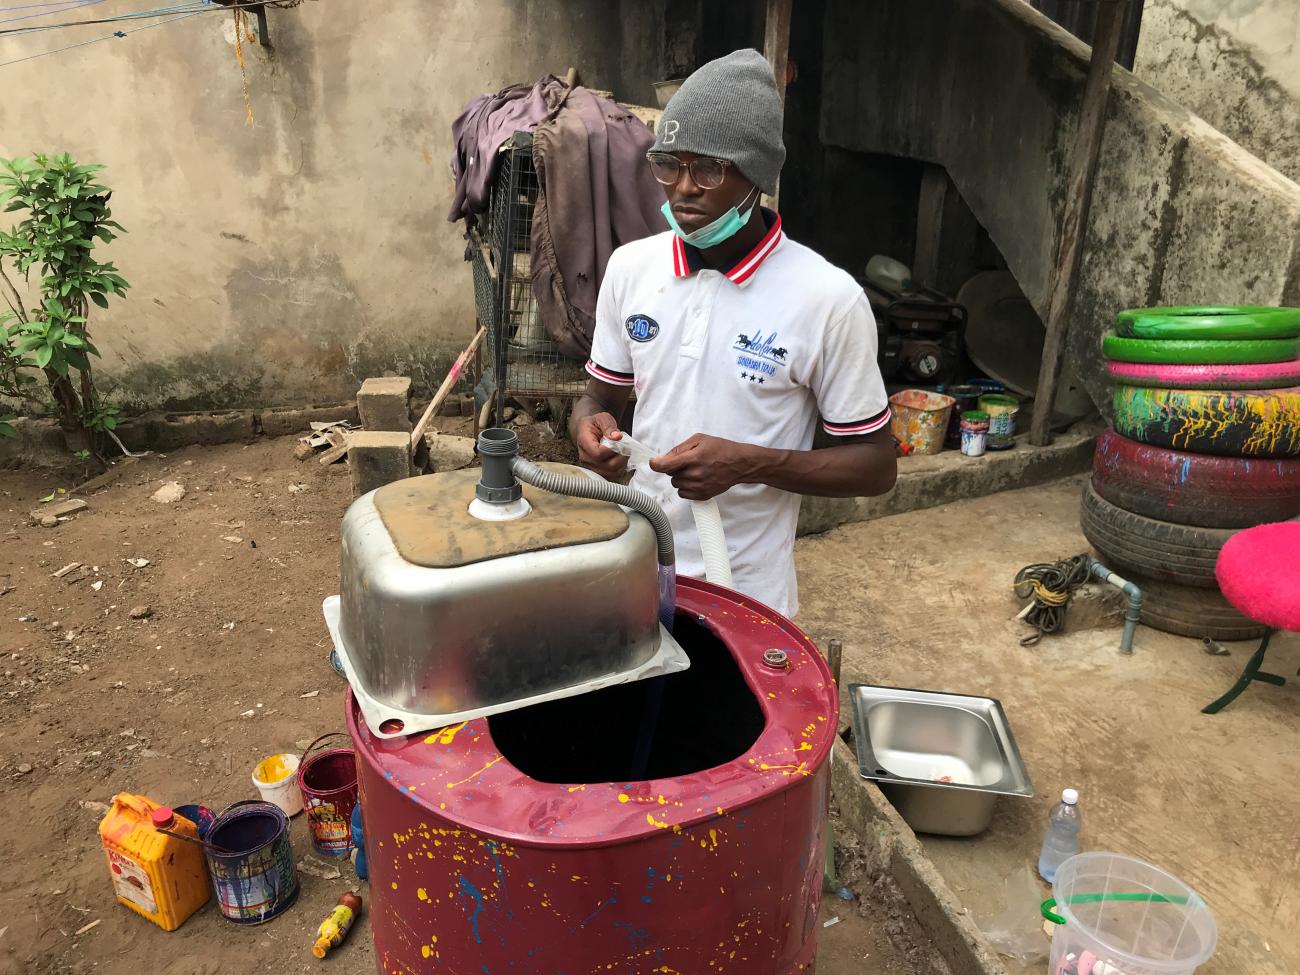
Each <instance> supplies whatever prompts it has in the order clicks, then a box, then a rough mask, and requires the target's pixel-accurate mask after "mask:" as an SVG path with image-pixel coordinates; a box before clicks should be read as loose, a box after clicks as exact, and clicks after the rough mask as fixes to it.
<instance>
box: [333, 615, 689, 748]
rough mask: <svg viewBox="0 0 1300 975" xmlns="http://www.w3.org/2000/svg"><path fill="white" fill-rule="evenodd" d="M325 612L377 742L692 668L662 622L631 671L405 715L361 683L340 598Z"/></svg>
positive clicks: (345, 669)
mask: <svg viewBox="0 0 1300 975" xmlns="http://www.w3.org/2000/svg"><path fill="white" fill-rule="evenodd" d="M321 612H322V613H323V614H324V616H325V626H326V627H328V629H329V632H330V640H331V641H332V642H333V644H334V650H335V652H336V653H337V654H338V656H339V661H340V662H341V663H342V665H343V673H344V675H345V676H346V677H347V681H348V684H349V685H350V686H351V688H352V695H353V696H354V697H355V698H356V700H357V706H358V708H360V710H361V716H362V717H363V718H365V721H366V727H368V728H369V729H370V733H371V734H373V735H374V736H375V737H376V738H404V737H406V736H407V735H413V734H416V733H417V732H421V731H432V730H433V729H435V728H445V727H447V725H452V724H459V723H460V722H462V721H469V720H471V719H472V718H482V717H486V716H487V715H490V714H500V713H501V712H503V711H514V710H517V709H518V708H526V707H529V706H530V705H533V704H542V703H544V702H546V701H558V700H560V699H561V698H565V697H573V696H575V695H577V694H586V693H587V692H588V691H598V690H600V689H601V688H604V687H613V686H614V685H616V684H629V683H631V682H632V681H637V680H645V679H646V678H649V677H665V676H667V675H668V674H675V673H678V672H680V671H683V670H686V669H687V668H689V667H690V665H691V661H690V658H689V657H688V656H687V655H686V651H685V650H683V649H682V647H681V644H679V643H678V642H677V641H676V640H675V639H673V635H672V634H671V633H670V632H669V631H668V629H667V628H666V627H665V626H664V625H663V624H662V623H661V624H659V649H658V650H657V651H656V652H655V655H654V656H653V657H651V658H650V659H649V660H647V661H646V662H645V663H643V664H641V665H640V666H639V667H636V668H633V669H632V670H625V671H613V672H611V673H608V674H603V675H601V676H600V677H595V678H592V679H590V680H585V681H580V682H579V683H577V684H572V685H570V686H569V687H562V688H559V689H558V690H553V691H548V692H546V693H545V694H534V695H532V696H530V697H522V698H518V699H516V700H513V701H498V702H497V703H495V704H491V705H486V706H483V707H479V708H471V709H469V710H466V711H450V712H446V713H443V714H429V713H421V712H414V711H405V710H403V709H401V708H396V707H392V706H391V705H388V704H384V703H383V702H381V701H378V700H376V699H375V698H374V697H372V696H371V695H370V694H369V692H367V691H366V689H365V687H364V686H363V685H362V683H361V681H359V680H358V679H357V674H356V670H355V669H354V668H353V666H352V661H351V659H350V658H349V657H348V650H347V647H346V645H345V644H344V642H343V636H342V632H341V630H340V627H339V620H340V617H341V615H342V599H341V598H340V597H338V596H327V597H326V599H325V601H324V602H323V603H322V604H321Z"/></svg>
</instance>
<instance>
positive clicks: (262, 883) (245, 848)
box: [204, 799, 298, 924]
mask: <svg viewBox="0 0 1300 975" xmlns="http://www.w3.org/2000/svg"><path fill="white" fill-rule="evenodd" d="M204 846H205V848H206V850H207V855H208V870H209V872H210V873H211V874H212V889H213V891H214V892H215V893H216V895H217V907H218V908H219V909H220V910H221V914H222V916H223V917H225V918H226V920H228V921H234V922H235V923H236V924H261V923H262V922H264V921H269V920H271V919H272V918H274V917H278V916H279V915H281V914H283V913H284V912H285V911H286V910H288V908H289V907H290V905H292V904H293V902H294V900H296V899H297V897H298V870H297V867H296V866H295V865H294V862H293V848H292V847H291V846H290V845H289V817H288V816H286V815H285V814H284V810H282V809H281V808H280V807H279V806H276V805H274V804H272V803H269V802H258V801H255V800H252V799H246V800H244V801H242V802H237V803H235V804H234V805H232V806H229V807H227V808H226V810H225V811H224V812H223V813H221V815H219V816H218V817H217V818H216V820H215V821H214V822H213V824H212V827H211V829H209V830H208V835H207V838H206V842H205V843H204Z"/></svg>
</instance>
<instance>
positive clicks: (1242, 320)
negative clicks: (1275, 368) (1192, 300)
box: [1115, 305, 1300, 339]
mask: <svg viewBox="0 0 1300 975" xmlns="http://www.w3.org/2000/svg"><path fill="white" fill-rule="evenodd" d="M1115 331H1116V332H1117V333H1118V334H1119V335H1121V336H1123V337H1125V338H1130V339H1293V338H1295V337H1296V336H1298V335H1300V308H1261V307H1257V306H1251V305H1241V306H1237V307H1226V308H1215V307H1205V306H1191V307H1177V308H1130V309H1128V310H1127V311H1122V312H1120V313H1119V314H1118V315H1116V316H1115Z"/></svg>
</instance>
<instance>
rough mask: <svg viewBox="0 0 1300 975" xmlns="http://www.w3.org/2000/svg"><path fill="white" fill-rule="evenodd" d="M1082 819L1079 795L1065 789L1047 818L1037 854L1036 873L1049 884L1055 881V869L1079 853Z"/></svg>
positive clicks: (1072, 790)
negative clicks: (1040, 847)
mask: <svg viewBox="0 0 1300 975" xmlns="http://www.w3.org/2000/svg"><path fill="white" fill-rule="evenodd" d="M1081 825H1083V817H1082V816H1081V815H1080V814H1079V793H1078V792H1077V791H1075V790H1074V789H1066V790H1065V791H1064V792H1062V793H1061V801H1060V802H1059V803H1058V804H1057V805H1056V808H1055V809H1053V810H1052V813H1051V815H1050V816H1048V817H1047V832H1046V833H1045V834H1044V835H1043V851H1042V852H1041V853H1040V854H1038V872H1039V873H1040V874H1041V875H1042V877H1043V879H1044V880H1046V881H1047V882H1048V883H1049V884H1050V883H1051V882H1052V881H1054V880H1055V879H1056V869H1057V867H1059V866H1060V865H1061V864H1062V863H1064V862H1065V861H1066V860H1068V859H1070V857H1072V856H1074V855H1075V854H1076V853H1078V852H1079V827H1080V826H1081Z"/></svg>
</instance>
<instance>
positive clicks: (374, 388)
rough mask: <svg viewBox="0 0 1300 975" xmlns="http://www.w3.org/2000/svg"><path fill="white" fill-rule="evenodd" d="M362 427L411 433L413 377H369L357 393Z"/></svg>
mask: <svg viewBox="0 0 1300 975" xmlns="http://www.w3.org/2000/svg"><path fill="white" fill-rule="evenodd" d="M357 412H358V413H360V414H361V427H362V429H363V430H388V431H393V430H405V431H406V432H407V433H410V432H411V428H412V427H413V426H414V424H413V423H412V422H411V380H410V379H409V378H407V377H406V376H382V377H379V378H375V379H367V380H366V381H365V382H363V383H362V384H361V389H360V391H359V392H358V393H357Z"/></svg>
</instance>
